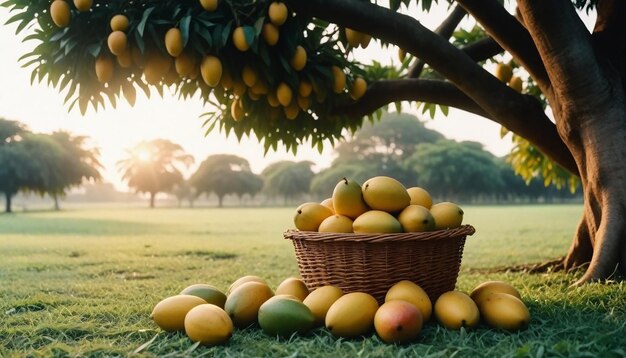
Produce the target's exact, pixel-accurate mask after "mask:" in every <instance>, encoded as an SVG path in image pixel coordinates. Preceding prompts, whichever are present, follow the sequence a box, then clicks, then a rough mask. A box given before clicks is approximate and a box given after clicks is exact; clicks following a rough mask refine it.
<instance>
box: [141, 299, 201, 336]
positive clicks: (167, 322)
mask: <svg viewBox="0 0 626 358" xmlns="http://www.w3.org/2000/svg"><path fill="white" fill-rule="evenodd" d="M206 303H207V302H206V301H205V300H203V299H202V298H200V297H197V296H191V295H177V296H171V297H168V298H166V299H164V300H162V301H161V302H159V303H157V304H156V306H154V309H153V310H152V313H151V314H150V318H152V320H154V323H156V324H157V325H158V326H159V327H161V329H162V330H164V331H168V332H173V331H182V330H184V329H185V316H186V315H187V313H188V312H189V311H190V310H191V309H192V308H194V307H196V306H198V305H202V304H206Z"/></svg>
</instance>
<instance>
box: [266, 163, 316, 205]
mask: <svg viewBox="0 0 626 358" xmlns="http://www.w3.org/2000/svg"><path fill="white" fill-rule="evenodd" d="M312 166H313V163H312V162H310V161H302V162H289V161H283V162H278V163H274V164H272V165H270V166H269V167H268V168H266V170H264V171H263V172H262V173H261V176H263V180H264V181H265V184H264V187H263V191H264V192H265V193H267V194H268V195H269V196H277V195H280V196H282V197H283V199H284V203H285V205H287V203H288V202H289V201H290V200H293V199H295V198H297V197H298V196H300V195H303V194H306V193H308V192H309V188H310V186H311V180H312V179H313V176H314V175H315V173H313V170H311V167H312Z"/></svg>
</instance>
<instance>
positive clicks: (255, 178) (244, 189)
mask: <svg viewBox="0 0 626 358" xmlns="http://www.w3.org/2000/svg"><path fill="white" fill-rule="evenodd" d="M237 178H238V179H239V180H240V181H241V185H238V188H239V190H238V191H237V192H236V193H235V194H237V196H238V197H239V200H241V199H242V198H243V196H244V195H246V194H247V195H250V197H251V198H254V197H255V196H256V195H257V194H258V193H259V192H260V191H261V190H262V189H263V178H261V177H260V176H259V175H256V174H254V173H252V172H251V171H241V172H240V174H239V176H238V177H237Z"/></svg>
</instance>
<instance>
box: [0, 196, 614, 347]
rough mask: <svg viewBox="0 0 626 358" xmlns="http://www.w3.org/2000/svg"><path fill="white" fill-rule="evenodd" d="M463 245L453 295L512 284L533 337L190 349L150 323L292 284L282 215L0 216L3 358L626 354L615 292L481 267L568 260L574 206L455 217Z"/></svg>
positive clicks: (440, 334)
mask: <svg viewBox="0 0 626 358" xmlns="http://www.w3.org/2000/svg"><path fill="white" fill-rule="evenodd" d="M464 209H465V211H466V222H468V223H471V224H473V225H474V226H475V227H476V229H477V233H476V234H475V235H474V236H472V237H470V238H468V241H467V244H466V247H465V253H464V260H463V266H462V269H461V273H460V275H459V280H458V285H457V286H458V288H459V289H461V290H466V291H468V290H471V288H472V287H473V286H475V285H476V284H478V283H480V282H482V281H485V280H488V279H501V280H506V281H509V282H511V283H512V284H513V285H514V286H516V287H518V288H519V289H520V290H521V293H522V296H523V298H524V301H525V302H526V304H527V305H528V307H529V308H530V311H531V314H532V321H531V325H530V328H529V329H527V330H525V331H522V332H519V333H507V332H502V331H496V330H492V329H489V328H487V327H485V326H480V327H479V328H478V329H475V330H472V331H464V330H462V331H448V330H446V329H443V328H442V327H440V326H438V325H437V324H434V323H432V322H431V323H429V324H427V325H426V326H425V328H424V330H423V332H422V334H421V336H420V338H419V339H418V340H417V341H416V342H415V343H413V344H410V345H405V346H394V345H386V344H384V343H382V342H381V341H380V340H379V339H378V338H377V337H376V336H375V335H373V334H372V335H369V336H367V337H365V338H362V339H355V340H343V339H339V340H338V339H335V338H333V337H332V336H331V335H330V334H329V333H328V332H326V331H325V330H323V329H317V330H314V331H312V332H311V333H309V334H308V335H307V336H303V337H301V336H298V337H292V338H291V339H276V338H272V337H268V336H266V335H264V334H263V333H262V332H261V331H260V330H259V329H256V328H251V329H246V330H242V331H237V332H236V333H235V335H234V336H233V338H232V339H231V340H230V341H229V342H228V344H226V345H223V346H218V347H213V348H205V347H198V346H196V345H194V344H193V343H192V342H191V341H189V340H188V339H187V338H186V337H185V336H184V334H182V333H178V334H168V333H164V332H160V330H159V329H158V328H157V327H156V326H155V325H154V323H153V322H152V321H151V320H150V319H149V317H148V315H149V313H150V311H151V309H152V307H153V306H154V304H155V303H157V302H158V301H159V300H161V299H162V298H164V297H166V296H169V295H173V294H176V293H177V292H179V291H180V290H181V289H182V288H184V287H185V286H187V285H189V284H192V283H199V282H206V283H211V284H214V285H216V286H218V287H220V288H222V289H226V288H227V287H228V285H229V284H230V283H231V282H232V281H234V280H235V279H237V278H238V277H240V276H243V275H246V274H256V275H260V276H262V277H264V278H266V279H267V281H268V282H269V283H270V284H271V285H272V286H273V287H276V285H277V284H278V283H279V282H280V281H281V280H282V279H284V278H286V277H288V276H292V275H297V274H298V272H297V266H296V261H295V256H294V253H293V247H292V246H291V243H290V242H288V241H286V240H283V239H282V231H283V229H285V228H288V227H290V226H291V216H292V209H275V208H274V209H258V208H254V209H222V210H218V209H196V210H189V209H156V210H147V209H120V210H114V209H89V210H72V211H65V212H60V213H53V212H39V213H28V214H17V215H0V254H1V260H2V261H1V263H0V356H2V357H4V356H20V357H21V356H27V355H30V356H46V357H48V356H58V357H63V356H127V355H130V354H132V352H133V351H135V350H136V349H137V348H138V347H140V346H142V345H143V344H144V343H146V342H149V341H151V340H152V339H153V338H154V340H152V341H151V343H150V344H149V345H147V346H146V347H145V348H144V349H143V350H141V352H140V353H139V355H145V356H167V355H170V356H176V355H183V354H188V355H194V356H237V357H239V356H268V357H277V356H291V357H310V356H330V355H332V356H350V357H352V356H372V357H379V356H389V357H403V356H428V357H431V356H432V357H447V356H452V355H454V356H467V357H474V356H532V357H537V356H563V357H570V356H616V357H618V356H625V355H626V348H625V347H626V285H625V284H624V283H623V282H619V283H615V282H612V283H608V284H592V285H587V286H585V287H582V288H577V289H569V288H568V286H569V284H570V283H571V282H573V281H574V280H575V275H565V274H547V275H527V274H523V273H497V274H488V273H486V272H488V271H487V270H480V269H482V268H493V267H501V266H506V265H512V264H519V263H527V262H535V261H541V260H546V259H550V258H554V257H556V256H559V255H562V254H564V253H565V252H566V250H567V248H568V246H569V242H570V239H571V234H572V232H573V231H574V229H575V227H576V223H577V221H578V218H579V217H580V214H581V210H582V209H581V208H580V207H579V206H518V207H512V206H503V207H490V206H484V207H465V208H464Z"/></svg>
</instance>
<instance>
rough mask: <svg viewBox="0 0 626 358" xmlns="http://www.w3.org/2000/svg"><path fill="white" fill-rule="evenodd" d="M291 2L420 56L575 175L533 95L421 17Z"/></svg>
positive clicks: (364, 5)
mask: <svg viewBox="0 0 626 358" xmlns="http://www.w3.org/2000/svg"><path fill="white" fill-rule="evenodd" d="M289 3H290V5H291V6H292V8H294V9H295V10H296V11H297V12H301V13H303V14H307V15H310V16H315V17H318V18H320V19H324V20H326V21H330V22H334V23H337V24H340V25H342V26H345V27H349V28H352V29H355V30H357V31H360V32H366V33H369V34H372V35H374V36H375V37H377V38H379V39H381V40H383V41H387V42H390V43H393V44H395V45H398V46H399V47H401V48H403V49H405V50H406V51H408V52H410V53H412V54H413V55H415V56H416V57H418V58H421V59H422V60H423V61H425V62H426V63H428V64H429V65H430V66H431V67H432V68H433V69H434V70H436V71H437V72H439V73H440V74H442V75H443V76H444V77H446V78H447V79H449V80H450V81H451V82H452V83H453V84H454V85H455V86H456V87H457V88H459V89H460V90H461V91H462V92H463V93H465V94H466V95H467V96H468V97H469V98H471V99H472V101H474V102H475V103H476V104H478V105H479V106H480V107H481V108H483V110H484V111H485V112H486V113H487V114H488V115H489V117H490V118H492V119H493V120H494V121H496V122H498V123H500V124H502V125H504V126H505V127H507V128H508V129H509V130H512V131H513V132H515V133H517V134H519V135H520V136H522V137H524V138H526V139H528V140H529V141H530V142H532V143H533V144H534V145H535V146H536V147H537V148H539V149H540V150H541V151H543V152H544V153H545V154H546V155H548V156H549V157H551V158H552V159H553V160H555V161H556V162H557V163H559V164H560V165H561V166H562V167H564V168H566V169H567V170H569V171H571V172H572V173H578V169H577V167H576V163H575V161H574V159H573V157H572V154H571V153H570V152H569V150H568V148H567V147H566V146H565V144H564V143H563V141H562V140H561V138H560V137H559V135H558V133H557V131H556V127H555V126H554V124H553V123H552V122H550V120H548V118H547V117H546V115H545V113H544V112H543V108H541V105H540V104H539V102H538V101H537V100H536V99H535V98H534V97H532V96H525V95H520V94H519V93H517V92H515V91H514V90H512V89H511V88H509V87H508V86H506V85H505V84H503V83H502V82H500V81H499V80H498V79H497V78H495V77H494V76H492V75H491V74H490V73H488V72H487V71H485V70H484V69H483V68H482V67H480V66H479V65H477V64H476V63H475V62H474V60H472V59H471V58H470V57H469V56H467V55H466V54H465V53H464V52H463V51H461V50H459V49H458V48H456V47H454V46H453V45H452V44H451V43H449V42H448V41H447V40H446V39H444V38H442V37H441V36H438V35H436V34H434V33H433V32H432V31H430V30H428V29H426V28H425V27H424V26H422V25H421V24H420V23H419V21H417V20H415V19H413V18H412V17H410V16H406V15H403V14H399V13H396V12H394V11H391V10H389V9H386V8H383V7H381V6H378V5H375V4H371V3H369V2H363V1H359V0H308V1H298V0H291V1H290V2H289Z"/></svg>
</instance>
